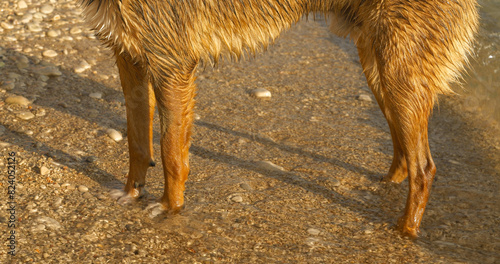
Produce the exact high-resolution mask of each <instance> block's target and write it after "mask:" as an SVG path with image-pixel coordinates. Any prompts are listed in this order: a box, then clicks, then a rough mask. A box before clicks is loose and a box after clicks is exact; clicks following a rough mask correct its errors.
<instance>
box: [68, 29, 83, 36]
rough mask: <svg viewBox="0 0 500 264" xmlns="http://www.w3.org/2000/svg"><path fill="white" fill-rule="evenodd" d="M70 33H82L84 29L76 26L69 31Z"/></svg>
mask: <svg viewBox="0 0 500 264" xmlns="http://www.w3.org/2000/svg"><path fill="white" fill-rule="evenodd" d="M69 33H70V34H71V35H76V34H80V33H82V29H81V28H77V27H74V28H72V29H71V30H70V31H69Z"/></svg>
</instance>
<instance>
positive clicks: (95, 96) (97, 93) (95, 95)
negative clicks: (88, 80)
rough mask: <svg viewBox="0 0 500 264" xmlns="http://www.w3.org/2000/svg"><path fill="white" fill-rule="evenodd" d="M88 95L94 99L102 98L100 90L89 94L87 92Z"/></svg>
mask: <svg viewBox="0 0 500 264" xmlns="http://www.w3.org/2000/svg"><path fill="white" fill-rule="evenodd" d="M89 96H90V97H91V98H94V99H101V98H102V93H100V92H95V93H91V94H89Z"/></svg>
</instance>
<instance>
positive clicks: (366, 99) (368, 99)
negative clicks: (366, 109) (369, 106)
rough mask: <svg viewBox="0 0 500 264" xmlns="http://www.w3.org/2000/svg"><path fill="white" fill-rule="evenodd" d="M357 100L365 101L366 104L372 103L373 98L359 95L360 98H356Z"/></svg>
mask: <svg viewBox="0 0 500 264" xmlns="http://www.w3.org/2000/svg"><path fill="white" fill-rule="evenodd" d="M356 99H358V100H359V101H365V102H372V101H373V100H372V98H371V97H370V96H369V95H367V94H360V95H358V97H356Z"/></svg>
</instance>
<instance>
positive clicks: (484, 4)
mask: <svg viewBox="0 0 500 264" xmlns="http://www.w3.org/2000/svg"><path fill="white" fill-rule="evenodd" d="M479 3H480V5H481V29H480V33H479V36H478V43H477V47H476V56H475V58H474V59H473V60H471V69H470V70H468V76H465V85H464V88H465V91H463V92H462V91H459V93H460V94H463V95H464V97H465V100H464V104H465V107H466V109H468V110H471V111H478V112H481V113H482V114H484V117H486V118H487V119H490V120H491V121H495V122H496V123H497V124H500V0H483V1H480V2H479Z"/></svg>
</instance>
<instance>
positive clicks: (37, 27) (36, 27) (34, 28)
mask: <svg viewBox="0 0 500 264" xmlns="http://www.w3.org/2000/svg"><path fill="white" fill-rule="evenodd" d="M28 30H29V31H31V32H40V31H42V27H40V25H39V24H37V23H29V24H28Z"/></svg>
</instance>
